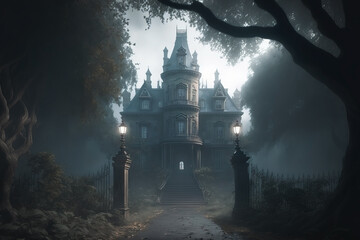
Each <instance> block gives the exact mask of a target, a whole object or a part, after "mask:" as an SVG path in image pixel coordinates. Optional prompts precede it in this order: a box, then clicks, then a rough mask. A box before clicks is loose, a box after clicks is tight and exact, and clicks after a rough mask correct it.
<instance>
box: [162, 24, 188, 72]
mask: <svg viewBox="0 0 360 240" xmlns="http://www.w3.org/2000/svg"><path fill="white" fill-rule="evenodd" d="M178 50H180V53H181V54H183V53H185V65H186V66H185V68H186V69H191V63H192V56H191V52H190V49H189V45H188V42H187V30H186V29H176V40H175V45H174V48H173V50H172V52H171V56H170V59H169V61H168V62H167V68H166V69H167V70H177V69H181V68H180V67H179V62H178V59H177V55H178V52H179V51H178Z"/></svg>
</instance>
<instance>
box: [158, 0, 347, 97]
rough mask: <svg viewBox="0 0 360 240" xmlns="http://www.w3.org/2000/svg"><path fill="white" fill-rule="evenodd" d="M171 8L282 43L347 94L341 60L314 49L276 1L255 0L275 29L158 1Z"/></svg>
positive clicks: (234, 32)
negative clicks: (237, 23)
mask: <svg viewBox="0 0 360 240" xmlns="http://www.w3.org/2000/svg"><path fill="white" fill-rule="evenodd" d="M158 1H159V2H160V3H163V4H164V5H167V6H169V7H172V8H175V9H179V10H188V11H192V12H196V13H198V14H199V15H200V16H201V17H202V18H203V19H204V20H205V21H206V22H207V23H208V24H209V26H211V27H213V28H214V29H216V30H218V31H220V32H222V33H225V34H227V35H229V36H233V37H237V38H249V37H261V38H267V39H271V40H275V41H278V42H280V43H281V44H282V45H283V46H284V47H285V48H286V49H287V50H288V51H289V52H290V54H291V55H292V57H293V59H294V61H295V62H296V63H297V64H298V65H299V66H301V67H302V68H304V69H305V70H306V71H307V72H308V73H310V74H311V75H312V76H314V77H315V78H317V79H319V80H320V81H322V82H323V83H325V84H326V85H327V86H328V87H329V88H330V89H331V90H332V91H334V92H335V93H337V94H343V93H344V92H345V91H344V86H343V85H342V84H341V83H340V81H341V77H340V75H341V70H340V69H339V67H338V66H339V64H338V59H337V58H335V57H334V56H332V55H331V54H330V53H328V52H326V51H324V50H322V49H321V48H318V47H316V46H314V45H313V44H312V43H311V42H309V41H308V40H307V39H306V38H305V37H303V36H302V35H300V34H299V33H298V32H296V30H295V29H294V28H293V27H292V25H291V24H290V22H289V19H288V18H287V16H286V14H285V12H284V11H283V9H282V8H281V7H280V6H279V5H278V3H277V2H276V1H275V0H254V1H255V3H256V4H257V5H258V6H259V7H260V8H261V9H263V10H265V11H267V12H268V13H270V14H271V15H272V16H273V17H274V18H275V20H276V25H275V26H273V27H256V26H252V27H240V26H233V25H231V24H229V23H226V22H224V21H222V20H220V19H218V18H217V17H216V16H215V15H214V14H213V13H212V11H211V10H210V9H209V8H208V7H206V6H204V5H203V4H202V3H200V2H198V1H195V0H194V1H193V2H192V3H191V4H183V3H175V2H172V1H171V0H158Z"/></svg>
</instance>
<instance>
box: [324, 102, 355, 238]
mask: <svg viewBox="0 0 360 240" xmlns="http://www.w3.org/2000/svg"><path fill="white" fill-rule="evenodd" d="M345 106H346V110H347V119H348V127H349V145H348V147H347V150H346V154H345V157H344V159H343V169H342V172H341V178H340V181H339V184H338V187H337V189H336V191H335V195H334V198H333V199H332V201H331V202H330V204H329V205H328V207H327V208H326V210H325V212H324V214H323V215H322V216H321V217H322V223H321V224H322V225H323V227H325V229H324V230H330V231H335V232H336V231H344V232H343V233H342V234H344V235H345V234H346V235H348V236H349V237H350V238H349V239H360V231H359V230H360V221H359V218H360V172H359V171H360V106H358V105H357V104H356V103H354V102H350V103H345ZM347 231H349V232H348V233H346V232H347ZM346 239H347V238H346Z"/></svg>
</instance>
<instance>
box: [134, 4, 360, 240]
mask: <svg viewBox="0 0 360 240" xmlns="http://www.w3.org/2000/svg"><path fill="white" fill-rule="evenodd" d="M135 2H136V3H134V4H133V6H134V7H135V8H137V9H140V10H143V11H144V10H146V11H147V12H148V19H149V18H151V17H154V16H159V17H161V18H162V19H163V20H164V19H165V18H166V15H165V14H164V13H166V12H168V13H170V18H171V17H177V18H183V19H184V18H185V16H186V12H190V14H189V16H190V23H191V24H193V25H195V26H197V28H198V29H199V30H200V31H202V32H203V34H204V37H203V40H204V41H206V40H208V42H210V43H212V46H215V47H219V48H222V49H223V51H224V53H225V55H226V54H227V53H228V54H231V50H234V49H236V48H237V49H240V48H241V47H243V46H245V45H246V44H247V43H248V42H246V41H247V40H244V39H248V38H250V39H251V40H250V42H251V41H256V39H258V38H264V39H270V40H273V41H276V42H277V43H280V44H281V45H283V47H285V48H286V49H287V50H288V51H289V53H290V54H291V56H292V58H293V61H294V62H295V63H296V64H298V65H299V66H300V67H302V68H303V69H304V70H305V71H307V72H308V73H309V74H310V75H312V76H313V77H314V78H315V79H317V80H318V81H320V82H321V83H323V84H324V85H325V86H326V87H327V88H329V89H330V90H331V91H332V92H333V93H334V94H336V95H337V96H338V97H339V98H340V99H341V100H342V101H343V103H344V104H345V107H346V112H347V121H348V127H349V144H348V147H347V150H346V154H345V157H344V159H343V169H342V175H341V179H340V182H339V185H338V188H337V190H336V194H335V197H334V198H333V200H332V201H331V203H330V204H329V205H328V207H327V209H326V211H325V212H324V214H323V215H322V218H321V222H322V223H323V226H327V227H329V228H333V227H344V228H350V229H352V230H355V229H357V227H358V223H357V222H356V221H355V219H357V216H359V214H360V205H359V204H358V203H359V202H360V189H359V186H360V175H359V174H358V172H359V170H360V147H359V145H360V94H359V92H360V84H359V79H360V66H359V65H360V61H359V60H358V57H359V54H360V45H359V44H358V41H359V34H358V30H359V29H360V15H359V14H358V11H357V9H358V8H357V3H356V1H351V0H338V1H336V0H327V1H321V0H302V1H281V0H280V1H275V0H254V1H253V2H252V1H235V0H224V1H212V0H204V1H195V0H192V1H171V0H158V1H157V3H156V2H155V1H149V2H148V3H145V2H144V1H142V3H139V1H135ZM159 3H162V4H164V6H160V5H159ZM165 6H167V7H165ZM297 7H298V8H301V10H300V14H298V15H294V14H296V9H297ZM255 8H256V10H255ZM174 9H177V10H185V12H184V11H178V12H176V11H174ZM298 13H299V12H298ZM302 15H304V16H309V18H306V17H302ZM199 18H202V19H203V20H204V21H205V22H206V23H207V25H208V26H205V25H204V24H203V22H201V21H199ZM194 19H195V20H194ZM299 19H300V20H299ZM297 20H299V21H297ZM302 20H303V21H302ZM148 21H150V20H148ZM209 29H210V30H209ZM211 29H212V30H211ZM208 31H212V32H211V33H209V32H208ZM226 36H231V37H233V38H226ZM204 38H205V39H204ZM234 38H237V39H240V40H238V41H240V43H237V44H235V46H236V47H235V48H233V47H231V45H232V43H236V42H234V41H235V40H234ZM216 39H218V40H220V41H219V42H218V43H216ZM241 42H242V43H241ZM323 43H326V44H323ZM216 44H217V45H216ZM249 47H250V48H246V49H243V50H244V51H246V50H247V49H250V50H254V48H251V47H253V46H249ZM237 52H239V51H237ZM234 54H235V56H240V54H238V53H233V55H234ZM230 57H231V56H230ZM319 221H320V220H319ZM356 232H357V231H354V232H353V234H356Z"/></svg>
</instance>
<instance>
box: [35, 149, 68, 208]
mask: <svg viewBox="0 0 360 240" xmlns="http://www.w3.org/2000/svg"><path fill="white" fill-rule="evenodd" d="M28 164H29V166H30V169H31V172H32V173H33V174H34V175H36V176H38V181H37V183H38V184H37V187H36V191H34V193H33V196H32V198H33V201H32V202H33V204H36V205H38V206H39V207H41V208H44V209H48V208H50V207H53V208H55V209H60V208H64V207H65V205H64V203H63V202H62V201H61V195H62V194H63V192H64V191H65V189H66V187H65V183H64V175H63V171H62V169H61V168H60V166H59V165H57V164H56V163H55V156H54V155H53V154H50V153H45V152H42V153H38V154H36V155H34V156H32V157H31V158H30V159H29V162H28Z"/></svg>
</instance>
